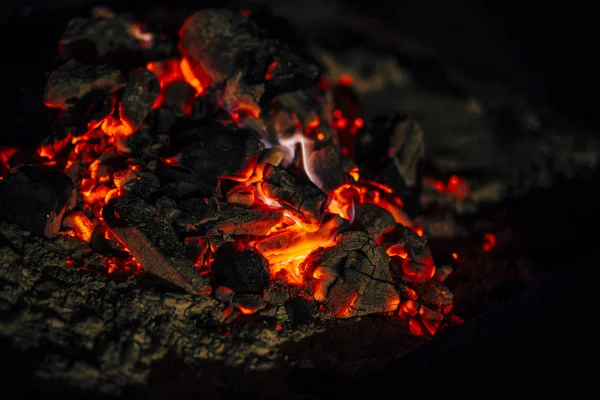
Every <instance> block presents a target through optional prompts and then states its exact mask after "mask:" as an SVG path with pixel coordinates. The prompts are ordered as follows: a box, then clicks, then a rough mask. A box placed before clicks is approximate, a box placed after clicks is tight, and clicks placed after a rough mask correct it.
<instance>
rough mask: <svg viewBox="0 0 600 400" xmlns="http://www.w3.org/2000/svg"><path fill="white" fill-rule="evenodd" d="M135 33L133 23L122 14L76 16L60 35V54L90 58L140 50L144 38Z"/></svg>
mask: <svg viewBox="0 0 600 400" xmlns="http://www.w3.org/2000/svg"><path fill="white" fill-rule="evenodd" d="M131 32H132V30H131V24H129V23H127V22H126V21H125V20H123V19H121V18H118V17H112V16H108V17H105V16H96V17H93V18H74V19H72V20H71V21H70V22H69V25H68V27H67V29H66V30H65V32H64V33H63V35H62V37H61V38H60V46H59V48H60V55H61V56H62V58H63V59H69V58H77V59H84V60H86V61H90V60H94V59H98V58H103V57H105V56H106V55H108V54H110V53H114V52H116V51H125V50H129V51H132V50H137V49H140V48H141V45H142V43H141V41H140V40H139V39H138V38H136V37H135V36H134V35H133V34H132V33H131Z"/></svg>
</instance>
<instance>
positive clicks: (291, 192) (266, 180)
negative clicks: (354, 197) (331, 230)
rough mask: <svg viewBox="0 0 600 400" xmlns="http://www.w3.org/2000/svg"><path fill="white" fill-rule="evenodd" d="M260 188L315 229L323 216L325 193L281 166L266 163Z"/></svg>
mask: <svg viewBox="0 0 600 400" xmlns="http://www.w3.org/2000/svg"><path fill="white" fill-rule="evenodd" d="M263 174H264V175H263V181H262V182H261V183H260V185H261V187H262V190H263V191H264V192H265V194H266V195H267V196H269V197H270V198H272V199H277V200H278V201H280V202H281V203H283V204H284V205H285V206H286V207H287V208H288V210H289V211H290V212H291V213H292V214H293V215H295V216H296V217H298V218H300V219H301V220H303V221H304V222H306V223H308V224H311V225H316V227H317V229H318V227H319V225H320V224H321V222H322V221H323V218H324V216H325V204H326V203H327V195H326V194H325V193H324V192H323V191H321V190H320V189H319V188H318V187H316V186H315V185H314V184H313V183H312V182H310V181H305V182H303V181H302V180H301V179H300V178H298V177H296V176H294V175H292V174H291V173H289V172H287V171H286V170H284V169H283V168H280V167H275V166H273V165H269V164H267V166H265V169H264V172H263Z"/></svg>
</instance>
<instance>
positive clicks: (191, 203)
mask: <svg viewBox="0 0 600 400" xmlns="http://www.w3.org/2000/svg"><path fill="white" fill-rule="evenodd" d="M179 208H180V209H181V211H182V213H181V215H180V216H179V217H178V218H177V220H176V221H175V226H176V227H178V228H179V229H180V230H181V231H184V232H194V233H196V234H199V235H210V234H219V233H226V234H229V235H258V236H264V235H266V234H267V233H268V232H269V231H270V230H271V229H272V228H273V226H275V225H277V224H279V223H281V222H282V221H283V213H282V212H281V211H280V210H271V211H268V210H263V209H260V208H256V207H247V206H243V205H239V204H231V203H225V202H219V201H217V199H215V198H211V199H210V200H209V199H189V200H184V201H182V202H181V203H180V205H179Z"/></svg>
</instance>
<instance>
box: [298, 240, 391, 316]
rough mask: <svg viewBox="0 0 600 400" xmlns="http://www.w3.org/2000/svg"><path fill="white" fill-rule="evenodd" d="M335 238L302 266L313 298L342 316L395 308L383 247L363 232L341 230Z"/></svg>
mask: <svg viewBox="0 0 600 400" xmlns="http://www.w3.org/2000/svg"><path fill="white" fill-rule="evenodd" d="M336 242H337V245H336V246H333V247H329V248H321V249H319V250H316V251H313V252H312V253H311V254H310V255H309V256H308V257H307V258H306V260H305V262H304V264H303V266H302V268H303V269H304V270H305V271H306V274H307V276H309V277H311V287H312V293H313V297H314V298H315V300H317V301H319V302H321V303H323V305H324V306H325V307H326V308H327V309H328V310H330V311H331V312H332V313H333V314H334V315H335V316H337V317H341V318H349V317H355V316H359V315H366V314H372V313H379V312H386V311H393V310H395V309H396V308H397V307H398V305H399V304H400V297H399V296H398V293H397V292H396V290H395V289H394V285H393V283H392V275H391V273H390V270H389V266H388V255H387V253H386V252H385V250H384V249H383V247H381V246H378V245H377V243H375V241H374V240H373V238H371V237H370V236H369V235H368V234H367V233H365V232H346V233H341V234H339V235H338V236H337V238H336Z"/></svg>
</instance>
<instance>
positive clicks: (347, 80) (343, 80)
mask: <svg viewBox="0 0 600 400" xmlns="http://www.w3.org/2000/svg"><path fill="white" fill-rule="evenodd" d="M352 82H354V79H352V77H351V76H350V75H347V74H344V75H342V76H341V77H340V85H344V86H350V85H352Z"/></svg>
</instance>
